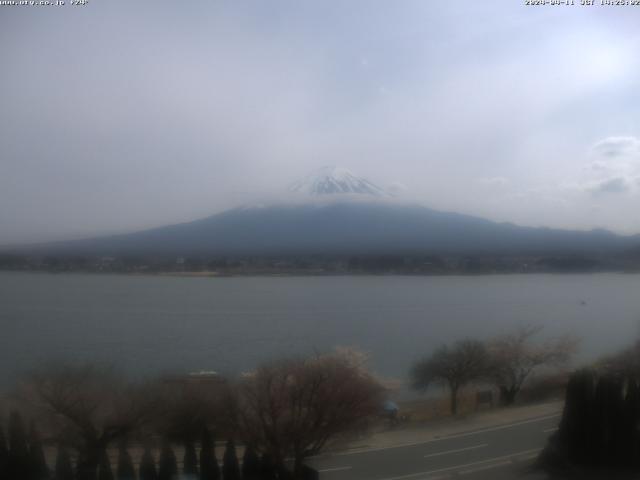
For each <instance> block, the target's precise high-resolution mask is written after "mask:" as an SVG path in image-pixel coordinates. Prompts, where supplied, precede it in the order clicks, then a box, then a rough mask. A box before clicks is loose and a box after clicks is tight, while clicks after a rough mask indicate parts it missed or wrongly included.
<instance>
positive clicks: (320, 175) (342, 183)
mask: <svg viewBox="0 0 640 480" xmlns="http://www.w3.org/2000/svg"><path fill="white" fill-rule="evenodd" d="M289 191H291V192H296V193H303V194H307V195H313V196H317V195H337V194H355V195H373V196H375V197H388V196H390V193H389V192H387V191H385V190H384V189H382V188H380V187H378V186H377V185H375V184H373V183H371V182H370V181H369V180H367V179H366V178H362V177H356V176H355V175H354V174H353V173H351V171H349V170H347V169H346V168H341V167H336V166H326V167H322V168H321V169H319V170H318V171H316V172H314V173H313V174H311V175H309V176H308V177H305V178H303V179H302V180H300V181H297V182H295V183H294V184H292V185H291V186H290V187H289Z"/></svg>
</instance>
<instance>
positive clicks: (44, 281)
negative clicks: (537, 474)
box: [0, 273, 640, 384]
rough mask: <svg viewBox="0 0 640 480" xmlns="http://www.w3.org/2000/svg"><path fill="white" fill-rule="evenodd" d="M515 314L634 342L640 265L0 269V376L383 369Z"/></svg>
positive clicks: (399, 373)
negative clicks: (322, 356)
mask: <svg viewBox="0 0 640 480" xmlns="http://www.w3.org/2000/svg"><path fill="white" fill-rule="evenodd" d="M521 324H541V325H545V334H548V335H551V334H557V333H565V332H571V333H574V334H578V335H579V336H581V337H582V344H581V354H580V357H581V359H582V360H584V359H592V358H595V357H597V356H599V355H602V354H605V353H609V352H611V351H614V350H615V349H617V348H620V347H622V346H625V345H628V344H630V343H632V342H634V341H635V340H636V339H637V337H638V333H639V331H640V275H624V274H594V275H496V276H446V277H420V276H414V277H403V276H370V277H368V276H344V277H340V276H338V277H276V278H274V277H252V278H243V277H236V278H188V277H161V276H125V275H83V274H58V275H52V274H36V273H0V327H1V329H0V383H2V384H7V383H10V382H12V381H13V380H14V379H15V378H16V375H17V374H19V373H20V372H23V371H24V370H26V369H28V368H31V367H33V366H34V365H35V364H37V363H38V362H42V361H49V360H51V359H67V358H73V359H80V360H98V361H108V362H113V363H115V364H116V365H119V366H121V367H123V368H125V369H127V370H128V371H130V372H132V373H136V374H137V373H142V374H144V373H149V372H159V371H174V372H188V371H194V370H217V371H219V372H224V373H231V374H233V373H238V372H241V371H244V370H248V369H251V368H252V367H254V366H255V365H256V364H257V363H259V362H261V361H264V360H267V359H270V358H274V357H277V356H282V355H293V354H312V353H313V352H315V351H326V350H328V349H331V348H332V347H334V346H336V345H344V346H347V345H355V346H358V347H360V348H361V349H362V350H365V351H367V352H369V353H370V355H371V362H372V366H373V368H374V369H375V370H376V371H378V372H379V373H381V374H383V375H388V376H395V377H403V376H405V375H406V373H407V371H408V369H409V367H410V365H411V363H412V362H413V361H414V360H416V359H417V358H419V357H420V356H422V355H424V354H427V353H429V352H430V351H432V350H433V349H434V348H435V347H437V346H438V345H440V344H442V343H444V342H449V341H452V340H454V339H457V338H462V337H477V338H487V337H490V336H491V335H494V334H497V333H501V332H505V331H508V330H510V329H513V328H514V327H515V326H517V325H521Z"/></svg>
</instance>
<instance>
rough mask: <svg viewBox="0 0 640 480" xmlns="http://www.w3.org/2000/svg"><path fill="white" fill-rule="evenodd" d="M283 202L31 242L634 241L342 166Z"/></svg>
mask: <svg viewBox="0 0 640 480" xmlns="http://www.w3.org/2000/svg"><path fill="white" fill-rule="evenodd" d="M286 198H287V200H280V201H277V202H273V203H267V204H265V203H262V204H255V205H245V206H242V207H238V208H233V209H230V210H227V211H225V212H222V213H219V214H216V215H213V216H210V217H208V218H204V219H201V220H197V221H194V222H189V223H183V224H177V225H170V226H166V227H161V228H155V229H151V230H146V231H141V232H137V233H131V234H126V235H117V236H108V237H101V238H95V239H88V240H80V241H70V242H60V243H55V244H47V245H39V246H37V247H33V248H34V249H35V250H37V251H40V252H50V253H59V254H74V255H114V256H122V255H167V256H171V255H184V256H186V255H200V256H220V255H311V254H327V255H353V254H495V255H504V254H551V253H562V254H599V253H605V254H608V253H618V252H622V251H624V250H625V249H629V248H632V247H634V246H636V245H639V244H640V238H638V237H637V236H632V237H625V236H620V235H615V234H613V233H611V232H608V231H605V230H592V231H569V230H554V229H548V228H531V227H521V226H517V225H513V224H508V223H496V222H492V221H489V220H485V219H482V218H477V217H472V216H468V215H461V214H457V213H448V212H440V211H436V210H433V209H430V208H428V207H425V206H422V205H418V204H413V203H408V202H406V201H404V200H402V198H400V197H397V196H394V195H391V194H390V193H388V192H387V191H386V190H385V189H384V188H382V187H380V186H378V185H375V184H374V183H372V182H370V181H368V180H367V179H365V178H362V177H358V176H356V175H355V174H353V173H352V172H350V171H349V170H346V169H343V168H339V167H323V168H322V169H320V170H318V171H317V172H315V173H314V174H312V175H310V176H308V177H305V178H304V179H302V180H300V181H298V182H295V183H294V184H293V185H291V186H290V188H289V196H288V197H286Z"/></svg>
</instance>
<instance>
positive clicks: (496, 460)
mask: <svg viewBox="0 0 640 480" xmlns="http://www.w3.org/2000/svg"><path fill="white" fill-rule="evenodd" d="M540 451H541V449H540V448H532V449H530V450H523V451H521V452H516V453H510V454H509V455H501V456H499V457H493V458H487V459H486V460H479V461H477V462H471V463H465V464H462V465H453V466H451V467H444V468H438V469H437V470H429V471H427V472H418V473H410V474H408V475H400V476H399V477H388V478H384V479H382V480H405V479H408V478H416V477H426V476H429V475H433V474H434V473H442V472H448V471H451V470H459V469H462V468H468V467H475V466H479V465H482V464H486V463H491V462H493V463H492V466H493V467H501V466H503V465H508V464H509V463H510V461H511V460H515V459H516V458H517V457H519V456H522V455H526V454H532V453H537V452H540ZM507 459H508V460H509V461H506V460H507ZM488 468H490V467H488V466H487V469H488ZM431 480H432V479H431Z"/></svg>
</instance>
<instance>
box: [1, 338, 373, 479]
mask: <svg viewBox="0 0 640 480" xmlns="http://www.w3.org/2000/svg"><path fill="white" fill-rule="evenodd" d="M355 358H356V356H355V355H354V353H353V352H351V351H347V350H344V351H339V352H337V353H334V354H326V355H318V356H315V357H313V358H310V359H300V358H294V359H287V360H281V361H277V362H272V363H268V364H265V365H262V366H260V367H259V368H257V369H256V370H255V371H253V372H251V373H250V374H246V375H244V376H243V377H242V378H240V379H237V380H231V379H224V378H222V377H220V376H218V375H216V374H213V373H201V374H195V375H187V376H177V377H162V378H158V379H153V380H150V381H145V382H140V381H138V382H132V381H129V380H127V379H125V378H124V377H123V376H121V375H120V374H119V373H117V372H115V371H114V370H113V369H110V368H106V367H98V366H95V365H84V366H77V365H76V366H70V365H64V366H61V365H48V366H46V367H43V368H42V369H40V370H38V371H35V372H33V373H32V374H31V375H29V377H28V378H25V379H24V380H23V381H21V382H20V384H19V386H18V387H17V388H16V390H15V391H14V392H13V393H12V395H10V398H12V399H13V402H12V403H13V407H11V408H12V409H11V410H10V414H9V415H8V416H7V417H6V421H0V479H2V480H5V479H6V480H72V479H73V480H111V479H113V480H116V479H117V480H125V479H126V480H134V479H140V480H152V479H153V480H176V479H184V480H195V479H201V480H213V479H222V480H235V479H237V480H241V479H244V480H251V479H254V480H258V479H270V480H275V479H291V480H302V479H311V478H317V473H316V472H315V471H314V470H313V469H311V468H310V467H308V466H307V465H306V464H305V459H306V458H307V457H309V456H312V455H316V454H318V453H320V452H321V451H322V450H324V449H325V448H326V447H327V446H329V445H330V444H331V443H332V442H337V441H339V440H341V439H348V438H350V437H351V436H353V435H357V434H359V433H361V432H362V431H363V430H364V429H366V428H368V425H369V422H370V421H372V420H375V417H376V415H377V414H378V410H379V408H380V405H381V403H382V402H381V398H382V392H383V390H382V388H381V387H380V386H379V384H378V383H377V382H376V381H375V380H374V379H373V377H371V376H370V374H369V373H368V372H367V371H366V370H364V369H363V367H362V365H361V364H359V363H358V362H356V361H355V360H354V359H355ZM0 418H1V417H0ZM25 419H26V420H25ZM25 425H29V427H27V426H25ZM216 440H218V441H219V442H223V443H216ZM223 444H224V449H223V447H222V445H223ZM45 453H46V455H45Z"/></svg>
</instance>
